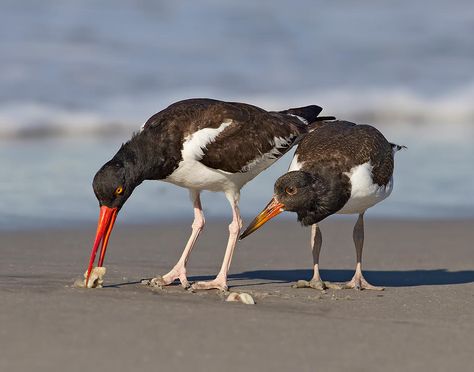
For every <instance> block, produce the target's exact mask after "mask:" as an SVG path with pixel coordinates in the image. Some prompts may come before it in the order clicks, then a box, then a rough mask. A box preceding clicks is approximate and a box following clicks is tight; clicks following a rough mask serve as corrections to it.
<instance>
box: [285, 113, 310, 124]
mask: <svg viewBox="0 0 474 372" xmlns="http://www.w3.org/2000/svg"><path fill="white" fill-rule="evenodd" d="M287 115H290V116H293V117H295V118H297V119H299V120H300V121H301V122H302V123H303V124H306V125H308V120H306V119H305V118H303V117H301V116H298V115H295V114H287Z"/></svg>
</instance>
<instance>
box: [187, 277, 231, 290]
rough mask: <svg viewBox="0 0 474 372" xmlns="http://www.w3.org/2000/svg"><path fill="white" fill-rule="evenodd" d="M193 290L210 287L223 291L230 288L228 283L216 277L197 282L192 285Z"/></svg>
mask: <svg viewBox="0 0 474 372" xmlns="http://www.w3.org/2000/svg"><path fill="white" fill-rule="evenodd" d="M191 289H192V290H209V289H218V290H219V291H221V292H226V291H227V290H228V289H229V288H228V287H227V283H226V282H225V281H222V280H218V279H214V280H211V281H207V282H204V281H203V282H196V283H193V284H192V285H191Z"/></svg>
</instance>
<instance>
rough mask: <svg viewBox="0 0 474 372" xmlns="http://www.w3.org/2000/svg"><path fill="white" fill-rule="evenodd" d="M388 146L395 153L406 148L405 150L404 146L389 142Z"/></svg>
mask: <svg viewBox="0 0 474 372" xmlns="http://www.w3.org/2000/svg"><path fill="white" fill-rule="evenodd" d="M390 145H391V146H392V149H393V150H394V151H395V152H397V151H400V150H401V149H406V148H407V147H406V146H403V145H397V144H396V143H391V142H390Z"/></svg>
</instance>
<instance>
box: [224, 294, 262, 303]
mask: <svg viewBox="0 0 474 372" xmlns="http://www.w3.org/2000/svg"><path fill="white" fill-rule="evenodd" d="M226 301H227V302H242V303H243V304H246V305H255V301H254V300H253V297H252V296H250V295H249V294H248V293H244V292H242V293H237V292H232V293H230V294H229V296H227V299H226Z"/></svg>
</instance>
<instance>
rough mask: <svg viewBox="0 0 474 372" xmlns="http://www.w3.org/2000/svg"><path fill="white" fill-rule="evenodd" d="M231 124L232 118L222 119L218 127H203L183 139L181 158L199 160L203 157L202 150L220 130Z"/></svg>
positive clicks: (212, 140)
mask: <svg viewBox="0 0 474 372" xmlns="http://www.w3.org/2000/svg"><path fill="white" fill-rule="evenodd" d="M231 124H232V120H231V119H229V120H227V121H224V122H223V123H222V124H221V125H220V126H219V127H218V128H204V129H200V130H198V131H196V132H194V133H193V134H190V135H189V136H187V137H186V138H185V139H184V143H183V149H182V150H181V155H182V156H183V160H201V159H202V158H203V157H204V150H205V149H206V148H207V145H209V144H210V143H211V142H214V140H215V139H216V137H217V136H218V135H219V134H220V133H222V131H223V130H224V129H225V128H227V127H228V126H229V125H231Z"/></svg>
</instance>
